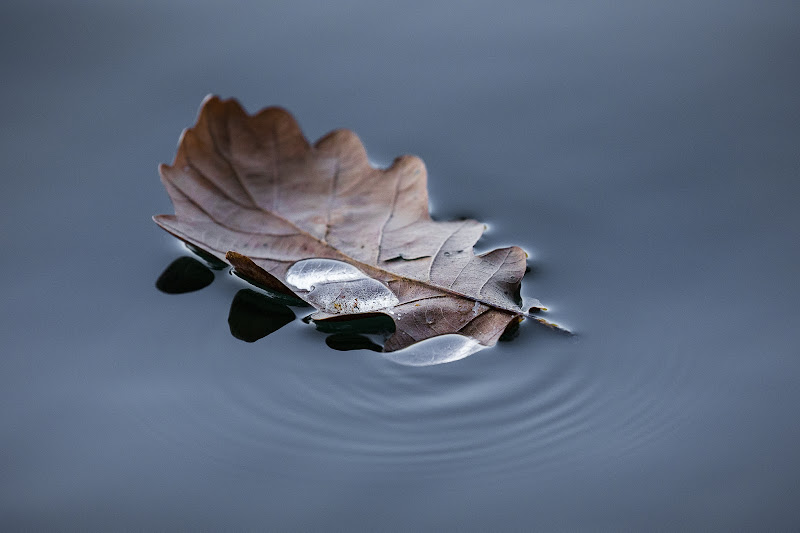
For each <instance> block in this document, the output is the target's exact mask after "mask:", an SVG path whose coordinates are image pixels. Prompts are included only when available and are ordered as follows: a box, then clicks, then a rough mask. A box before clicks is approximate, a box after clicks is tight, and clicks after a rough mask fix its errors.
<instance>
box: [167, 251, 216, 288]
mask: <svg viewBox="0 0 800 533" xmlns="http://www.w3.org/2000/svg"><path fill="white" fill-rule="evenodd" d="M212 281H214V273H213V272H211V270H209V269H208V267H207V266H205V265H204V264H203V263H201V262H200V261H198V260H197V259H194V258H193V257H180V258H178V259H176V260H175V261H173V262H172V263H170V265H169V266H168V267H167V268H166V270H164V272H163V273H162V274H161V275H160V276H159V277H158V279H157V280H156V287H157V288H158V290H160V291H162V292H165V293H167V294H182V293H185V292H192V291H198V290H200V289H202V288H204V287H207V286H209V285H210V284H211V282H212Z"/></svg>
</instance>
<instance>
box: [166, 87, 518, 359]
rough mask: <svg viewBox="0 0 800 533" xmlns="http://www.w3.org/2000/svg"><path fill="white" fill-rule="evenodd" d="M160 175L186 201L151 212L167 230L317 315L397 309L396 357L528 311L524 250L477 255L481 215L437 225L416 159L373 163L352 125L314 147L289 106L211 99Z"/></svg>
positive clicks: (484, 342) (175, 199)
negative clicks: (252, 108)
mask: <svg viewBox="0 0 800 533" xmlns="http://www.w3.org/2000/svg"><path fill="white" fill-rule="evenodd" d="M160 172H161V177H162V181H163V183H164V186H165V187H166V189H167V191H168V192H169V195H170V197H171V198H172V203H173V205H174V207H175V215H159V216H156V217H154V220H155V221H156V223H158V224H159V225H160V226H161V227H162V228H164V229H165V230H167V231H168V232H170V233H171V234H173V235H174V236H176V237H178V238H179V239H182V240H184V241H186V242H187V243H190V244H191V245H194V246H196V247H198V248H200V249H202V250H205V251H207V252H208V253H210V254H212V255H214V256H215V257H217V258H219V259H224V260H226V261H227V262H229V263H230V264H231V265H233V267H234V268H235V269H236V271H237V273H240V274H242V276H243V277H245V278H247V279H249V280H252V281H253V282H255V283H256V284H258V285H260V286H262V287H264V286H266V287H267V288H269V289H271V290H273V291H276V292H282V293H284V294H295V295H297V296H299V297H300V298H302V299H304V300H306V301H307V302H308V303H310V304H312V305H313V306H314V307H316V308H317V310H318V311H317V313H316V314H315V315H314V316H313V317H312V318H313V319H314V320H315V321H320V320H341V319H344V318H352V315H354V314H359V315H363V314H365V313H366V314H374V313H384V314H387V315H389V316H390V317H391V318H392V319H393V320H394V322H395V324H396V330H395V333H394V334H393V335H392V336H391V337H390V338H389V339H388V340H387V341H386V343H385V345H384V347H383V349H384V351H385V352H393V351H395V350H400V349H402V348H406V347H408V346H410V345H412V344H414V343H417V342H419V341H423V340H425V339H430V338H432V337H439V336H445V337H446V339H445V341H442V342H439V344H445V345H448V346H451V345H453V346H455V345H457V347H456V348H455V349H456V351H458V350H461V351H462V352H466V351H469V352H470V353H471V352H473V351H475V350H476V349H478V348H480V347H484V346H490V345H492V344H494V343H495V342H496V341H497V339H498V338H499V337H500V335H501V334H502V333H503V331H504V330H505V329H506V327H507V326H508V325H509V324H510V323H512V322H514V321H519V320H521V318H522V317H523V316H525V313H524V311H523V309H522V308H521V307H520V305H521V301H520V297H519V289H520V280H521V279H522V276H523V274H524V273H525V263H526V254H525V252H524V251H523V250H522V249H521V248H518V247H516V246H512V247H509V248H502V249H498V250H494V251H492V252H489V253H486V254H483V255H479V256H476V255H474V253H473V250H472V247H473V245H474V244H475V242H476V241H477V240H478V238H479V237H480V236H481V234H482V233H483V231H484V225H483V224H481V223H479V222H476V221H474V220H463V221H457V222H435V221H433V220H432V219H431V217H430V215H429V212H428V193H427V187H426V181H427V174H426V171H425V166H424V164H423V162H422V160H420V159H419V158H417V157H414V156H402V157H399V158H397V159H396V160H395V161H394V163H393V164H392V165H391V166H390V167H389V168H387V169H376V168H373V167H372V166H371V165H370V163H369V161H368V160H367V154H366V152H365V150H364V147H363V145H362V144H361V142H360V141H359V139H358V137H357V136H356V135H355V133H353V132H351V131H348V130H337V131H334V132H331V133H329V134H328V135H326V136H325V137H323V138H322V139H320V140H319V141H317V142H316V143H315V144H314V145H313V146H312V145H310V144H309V143H308V141H307V140H306V139H305V137H304V136H303V133H302V132H301V131H300V127H299V126H298V124H297V122H296V121H295V120H294V118H293V117H292V116H291V115H290V114H289V113H288V112H287V111H285V110H283V109H280V108H276V107H271V108H267V109H264V110H262V111H260V112H259V113H257V114H255V115H252V116H251V115H248V114H247V113H246V112H245V111H244V110H243V109H242V107H241V106H240V105H239V103H238V102H236V101H235V100H225V101H223V100H220V99H219V98H217V97H209V98H207V99H206V101H205V102H204V103H203V106H202V108H201V110H200V114H199V117H198V119H197V124H196V125H195V126H194V127H192V128H190V129H188V130H186V131H184V133H183V135H182V137H181V140H180V144H179V146H178V153H177V155H176V157H175V162H174V163H173V164H172V165H171V166H168V165H162V166H161V167H160ZM453 334H456V335H459V336H461V337H459V338H460V339H464V340H465V341H467V342H464V343H460V344H459V343H455V344H454V338H453V337H452V335H453ZM448 349H450V350H452V349H454V348H452V346H451V348H448ZM415 357H417V356H415ZM423 358H424V356H423Z"/></svg>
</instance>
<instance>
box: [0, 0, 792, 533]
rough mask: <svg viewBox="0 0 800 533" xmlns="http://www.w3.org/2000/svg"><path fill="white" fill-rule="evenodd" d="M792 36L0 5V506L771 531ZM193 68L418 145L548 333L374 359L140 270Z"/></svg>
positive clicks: (770, 12) (657, 20) (786, 502)
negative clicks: (526, 263) (257, 335)
mask: <svg viewBox="0 0 800 533" xmlns="http://www.w3.org/2000/svg"><path fill="white" fill-rule="evenodd" d="M798 50H800V5H798V4H797V2H792V1H786V2H781V1H775V2H768V3H764V2H754V1H726V2H722V1H714V0H699V1H698V0H695V1H692V2H688V1H682V0H679V1H674V2H581V1H576V2H572V1H570V2H557V3H553V2H521V1H520V2H514V1H510V2H492V3H489V2H483V3H477V2H438V3H433V4H431V3H429V2H403V3H400V4H395V5H391V6H390V5H389V4H381V3H376V2H357V1H352V2H351V1H347V2H336V3H330V2H326V3H323V2H319V3H315V2H292V3H277V2H260V3H256V2H252V3H248V2H229V3H226V4H225V5H224V6H223V5H222V4H220V3H218V2H205V1H201V2H181V1H171V2H154V1H150V0H142V1H138V2H127V3H121V2H100V1H86V0H75V1H71V2H38V1H30V2H20V1H16V0H7V1H4V2H3V3H2V6H0V68H2V73H3V74H2V82H0V96H2V98H0V111H1V112H2V122H0V136H2V142H0V246H2V250H3V252H4V253H3V254H2V255H1V256H0V265H2V267H3V271H4V275H3V276H2V278H0V284H1V285H0V294H2V302H3V304H2V306H0V345H2V350H0V351H1V352H2V357H0V472H2V475H0V526H3V529H12V530H16V529H34V530H37V529H39V530H42V529H58V530H73V529H75V530H102V531H107V530H118V529H176V528H190V529H197V528H204V529H223V528H224V529H267V530H324V531H335V530H349V531H352V530H389V531H392V530H440V529H458V530H476V531H480V530H483V531H486V530H545V531H558V530H571V531H575V530H592V531H599V530H608V531H614V530H621V529H628V530H630V529H633V530H651V529H659V530H686V529H690V530H731V529H734V530H741V529H745V530H751V529H756V530H775V529H780V530H791V529H796V528H797V526H798V522H800V510H798V507H797V502H798V501H800V455H798V452H797V450H798V449H800V423H798V417H797V405H798V402H799V401H800V388H798V386H797V384H798V378H800V360H799V359H798V355H799V354H800V352H799V351H798V346H799V344H798V340H800V338H799V337H798V333H797V331H798V325H800V312H798V308H797V304H796V302H797V299H798V296H800V284H798V282H797V272H798V267H800V249H799V248H798V237H797V236H798V229H800V211H798V209H797V207H796V205H797V202H798V199H799V198H800V180H799V179H798V177H799V176H798V171H800V126H799V125H800V101H799V100H798V94H800V83H799V82H800V70H798V68H797V55H798ZM208 93H214V94H218V95H220V96H222V97H236V98H238V99H239V100H240V101H241V102H242V103H243V105H245V107H247V108H248V109H249V110H250V111H251V112H254V111H257V110H258V109H260V108H262V107H265V106H268V105H282V106H284V107H286V108H287V109H289V110H290V111H292V113H294V115H295V116H296V118H297V119H298V120H299V122H300V124H301V125H302V127H303V128H304V131H305V132H306V135H307V137H308V138H309V139H311V140H314V139H316V138H318V137H320V136H321V135H323V134H324V133H326V132H327V131H329V130H331V129H334V128H339V127H346V128H350V129H353V130H354V131H356V132H357V133H358V134H359V135H360V137H361V138H362V140H363V141H364V143H365V145H366V148H367V151H368V153H369V155H370V158H371V159H372V160H373V161H374V162H375V163H376V164H379V165H385V164H389V163H390V162H391V161H392V159H393V158H394V157H395V156H397V155H400V154H403V153H413V154H416V155H418V156H420V157H422V158H423V159H424V160H425V162H426V164H427V166H428V171H429V190H430V198H431V209H432V213H433V214H434V215H435V216H436V217H438V218H440V219H452V218H457V217H461V216H469V217H473V218H476V219H478V220H481V221H484V222H487V223H488V224H489V226H490V230H489V231H488V232H487V234H486V235H485V236H484V238H483V239H482V240H481V241H480V243H479V248H480V249H481V250H490V249H493V248H495V247H498V246H505V245H510V244H517V245H520V246H522V247H523V248H525V249H526V250H528V252H529V253H530V255H531V260H530V266H531V273H530V274H529V275H528V276H526V279H525V282H524V285H523V293H524V294H525V295H527V296H535V297H538V298H539V299H540V300H542V302H543V303H544V304H545V305H547V306H548V307H549V308H550V309H551V311H550V314H549V318H550V319H552V320H555V321H557V322H559V323H562V324H564V325H566V326H568V327H570V328H571V329H573V330H574V331H575V332H577V333H578V336H577V337H576V338H575V339H565V338H563V337H560V336H555V335H552V334H548V333H547V332H546V331H542V330H541V329H539V328H537V327H535V326H533V325H531V324H523V327H522V328H521V331H520V335H519V337H518V338H517V339H515V340H513V341H511V342H508V343H501V344H500V345H498V346H497V347H495V348H492V349H489V350H484V351H482V352H480V353H478V354H476V355H473V356H471V357H469V358H467V359H464V360H462V361H459V362H455V363H451V364H445V365H440V366H435V367H427V368H409V367H403V366H399V365H397V364H395V363H392V362H391V361H388V360H386V359H384V358H382V357H381V356H380V355H378V354H376V353H374V352H370V351H366V350H360V351H348V352H339V351H334V350H332V349H330V348H328V347H327V346H326V344H325V335H323V334H322V333H320V332H317V331H314V328H313V327H312V326H310V325H306V324H303V323H302V322H300V321H299V320H295V321H294V322H292V323H291V324H289V325H287V326H285V327H284V328H282V329H280V330H279V331H277V332H276V333H274V334H272V335H270V336H268V337H266V338H264V339H261V340H259V341H258V342H255V343H245V342H242V341H240V340H238V339H236V338H234V337H233V336H232V335H231V334H230V332H229V327H228V323H227V316H228V313H229V308H230V303H231V300H232V299H233V296H234V294H235V293H236V292H237V291H238V290H239V289H241V288H243V287H244V284H242V283H241V282H239V281H237V280H236V279H235V278H233V277H232V276H230V275H228V273H227V272H225V271H220V272H218V273H216V279H215V281H214V283H212V284H211V285H210V286H209V287H208V288H206V289H203V290H201V291H198V292H193V293H188V294H184V295H177V296H176V295H167V294H163V293H161V292H159V291H158V290H157V289H156V288H155V280H156V278H157V277H158V276H159V274H160V273H161V272H162V271H163V270H164V268H165V267H166V266H167V265H168V264H169V263H170V262H171V261H172V260H173V259H175V258H177V257H180V256H182V255H187V254H188V252H187V251H186V250H185V249H183V248H182V247H181V246H180V245H179V244H178V243H177V242H176V241H175V240H174V239H172V238H171V237H170V236H169V235H167V234H166V233H164V232H163V231H161V230H160V229H159V228H158V227H157V226H156V225H155V224H154V223H153V222H152V221H151V220H150V217H151V216H152V215H154V214H160V213H170V212H171V209H172V208H171V204H170V202H169V198H168V196H167V194H166V192H165V191H164V189H163V187H162V186H161V183H160V181H159V178H158V174H157V170H156V168H157V165H158V164H159V163H161V162H171V161H172V158H173V157H174V152H175V146H176V142H177V139H178V136H179V134H180V132H181V130H182V129H183V128H185V127H188V126H191V125H192V124H193V123H194V120H195V116H196V111H197V109H198V107H199V105H200V102H201V101H202V99H203V97H204V96H205V95H206V94H208ZM300 316H302V315H300Z"/></svg>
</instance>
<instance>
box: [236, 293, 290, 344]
mask: <svg viewBox="0 0 800 533" xmlns="http://www.w3.org/2000/svg"><path fill="white" fill-rule="evenodd" d="M294 319H295V314H294V312H293V311H292V310H291V309H289V308H288V307H286V306H285V305H283V304H280V303H278V302H275V301H273V300H271V299H270V298H269V297H267V296H265V295H263V294H261V293H258V292H256V291H254V290H251V289H242V290H240V291H239V292H237V293H236V296H234V297H233V302H231V310H230V313H229V314H228V326H230V328H231V335H233V336H234V337H236V338H237V339H240V340H243V341H245V342H255V341H257V340H258V339H261V338H263V337H266V336H267V335H269V334H270V333H274V332H276V331H278V330H279V329H281V328H282V327H283V326H285V325H286V324H288V323H289V322H291V321H292V320H294Z"/></svg>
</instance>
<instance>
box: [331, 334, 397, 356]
mask: <svg viewBox="0 0 800 533" xmlns="http://www.w3.org/2000/svg"><path fill="white" fill-rule="evenodd" d="M325 344H327V345H328V346H329V347H331V348H333V349H334V350H339V351H340V352H346V351H349V350H372V351H373V352H382V351H383V347H382V346H381V345H380V344H376V343H374V342H372V341H371V340H370V339H369V338H368V337H365V336H364V335H358V334H357V333H336V334H334V335H329V336H328V337H327V338H326V339H325Z"/></svg>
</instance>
